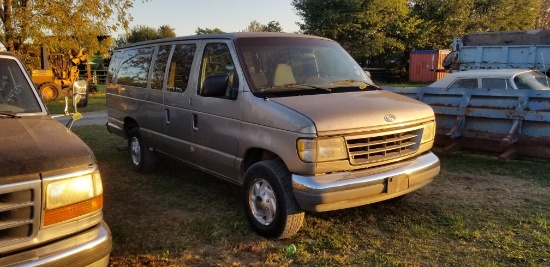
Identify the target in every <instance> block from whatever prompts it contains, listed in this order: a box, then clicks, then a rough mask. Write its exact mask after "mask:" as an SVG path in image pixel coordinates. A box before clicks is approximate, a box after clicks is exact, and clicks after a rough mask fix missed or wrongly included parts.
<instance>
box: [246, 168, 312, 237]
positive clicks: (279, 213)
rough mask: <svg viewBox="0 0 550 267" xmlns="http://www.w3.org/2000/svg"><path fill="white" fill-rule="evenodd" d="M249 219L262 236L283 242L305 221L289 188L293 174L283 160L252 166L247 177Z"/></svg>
mask: <svg viewBox="0 0 550 267" xmlns="http://www.w3.org/2000/svg"><path fill="white" fill-rule="evenodd" d="M242 193H243V204H244V208H245V213H246V217H247V219H248V221H249V223H250V225H251V226H252V227H253V228H254V230H255V231H256V232H257V233H258V234H259V235H262V236H265V237H267V238H273V239H283V238H287V237H290V236H292V235H294V234H295V233H296V232H298V230H300V227H302V223H303V221H304V212H303V211H302V210H301V209H300V207H299V206H298V203H297V202H296V199H295V198H294V195H293V194H292V187H291V184H290V173H289V172H288V170H287V168H286V166H285V165H284V164H283V163H282V162H281V161H280V160H277V159H275V160H266V161H260V162H257V163H255V164H253V165H252V166H251V167H250V168H249V169H248V170H247V171H246V174H245V177H244V184H243V192H242Z"/></svg>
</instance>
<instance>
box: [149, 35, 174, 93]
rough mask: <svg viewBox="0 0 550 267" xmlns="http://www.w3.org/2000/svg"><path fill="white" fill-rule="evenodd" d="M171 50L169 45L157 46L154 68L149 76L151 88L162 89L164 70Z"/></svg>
mask: <svg viewBox="0 0 550 267" xmlns="http://www.w3.org/2000/svg"><path fill="white" fill-rule="evenodd" d="M171 50H172V46H171V45H163V46H161V47H159V51H158V52H157V58H156V59H155V68H154V69H153V77H151V89H159V90H162V88H163V87H164V72H165V71H166V63H167V62H168V57H169V56H170V51H171Z"/></svg>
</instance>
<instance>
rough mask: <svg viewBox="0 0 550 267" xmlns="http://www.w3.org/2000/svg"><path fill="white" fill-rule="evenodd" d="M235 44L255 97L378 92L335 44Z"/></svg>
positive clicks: (272, 40) (269, 40)
mask: <svg viewBox="0 0 550 267" xmlns="http://www.w3.org/2000/svg"><path fill="white" fill-rule="evenodd" d="M235 43H236V47H237V53H238V55H239V59H240V61H241V62H242V65H243V69H244V72H245V76H246V79H247V80H248V84H249V85H250V89H251V90H252V92H253V93H255V94H262V95H263V94H264V93H269V94H270V95H277V94H280V95H281V96H282V95H287V94H288V93H289V92H297V91H299V92H300V93H304V92H305V91H307V93H308V94H322V93H330V92H344V91H345V92H347V91H355V90H363V89H365V88H367V87H373V88H374V84H373V82H372V80H371V79H370V78H369V77H368V76H367V74H366V73H365V71H363V70H362V69H361V67H360V66H359V64H357V62H355V60H354V59H353V58H352V57H351V56H350V55H349V54H348V53H347V52H346V51H345V50H344V49H343V48H342V47H341V46H340V45H338V44H337V43H336V42H334V41H330V40H322V39H314V38H299V37H295V38H293V37H257V38H239V39H237V40H236V42H235Z"/></svg>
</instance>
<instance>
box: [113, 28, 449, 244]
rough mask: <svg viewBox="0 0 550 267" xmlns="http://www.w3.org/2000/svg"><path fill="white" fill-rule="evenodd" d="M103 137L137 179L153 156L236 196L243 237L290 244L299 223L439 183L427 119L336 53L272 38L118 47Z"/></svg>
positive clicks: (330, 45)
mask: <svg viewBox="0 0 550 267" xmlns="http://www.w3.org/2000/svg"><path fill="white" fill-rule="evenodd" d="M107 79H108V84H107V113H108V123H107V128H108V130H109V131H110V132H112V133H115V134H117V135H120V136H122V137H124V138H127V139H128V147H129V151H130V162H131V164H132V165H133V167H134V169H135V170H136V171H151V170H153V169H154V167H155V161H156V159H157V156H158V154H162V155H163V156H170V157H173V158H176V159H179V160H181V161H183V162H185V163H187V164H189V165H191V166H194V167H196V168H199V169H201V170H204V171H206V172H208V173H210V174H212V175H215V176H217V177H220V178H222V179H224V180H227V181H230V182H233V183H236V184H239V185H242V188H243V189H242V199H243V204H244V208H245V211H246V215H247V218H248V220H249V222H250V224H251V225H252V227H253V228H254V229H255V230H256V231H257V232H258V233H259V234H261V235H263V236H266V237H269V238H285V237H289V236H291V235H293V234H294V233H296V232H297V231H298V230H299V229H300V227H301V225H302V222H303V220H304V211H312V212H322V211H330V210H336V209H343V208H349V207H355V206H359V205H365V204H369V203H373V202H378V201H382V200H386V199H390V198H395V197H399V196H402V195H405V194H407V193H410V192H412V191H414V190H417V189H419V188H421V187H423V186H425V185H427V184H429V183H430V182H431V181H432V179H433V178H434V177H435V176H436V175H437V174H438V173H439V169H440V168H439V159H438V158H437V157H436V156H435V155H434V154H433V153H431V152H430V149H431V147H432V145H433V139H434V134H435V119H434V113H433V111H432V109H431V108H430V107H429V106H427V105H425V104H423V103H421V102H418V101H415V100H412V99H410V98H407V97H404V96H400V95H397V94H393V93H390V92H387V91H384V90H381V89H380V88H378V87H377V86H375V85H374V84H373V82H372V81H371V79H370V78H369V77H368V76H367V75H366V74H365V72H364V71H363V70H362V69H361V67H360V66H359V65H358V64H357V63H356V62H355V61H354V60H353V58H352V57H351V56H349V55H348V53H347V52H346V51H345V50H344V49H342V47H340V45H338V43H336V42H334V41H332V40H329V39H325V38H320V37H315V36H307V35H296V34H282V33H232V34H215V35H196V36H189V37H178V38H171V39H162V40H154V41H146V42H141V43H135V44H130V45H127V46H124V47H119V48H117V49H116V50H115V52H114V54H113V57H112V60H111V63H110V65H109V72H108V77H107Z"/></svg>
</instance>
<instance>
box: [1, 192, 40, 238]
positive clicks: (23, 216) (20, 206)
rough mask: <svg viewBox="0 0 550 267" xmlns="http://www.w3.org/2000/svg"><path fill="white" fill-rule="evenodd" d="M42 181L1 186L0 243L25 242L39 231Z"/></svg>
mask: <svg viewBox="0 0 550 267" xmlns="http://www.w3.org/2000/svg"><path fill="white" fill-rule="evenodd" d="M39 190H40V182H28V183H19V184H15V185H8V186H0V244H5V243H15V242H23V241H26V240H28V239H30V238H32V237H33V236H34V235H35V233H36V232H37V231H38V226H39V225H38V214H39V213H38V212H39V210H40V209H39V206H40V193H39V192H40V191H39Z"/></svg>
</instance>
